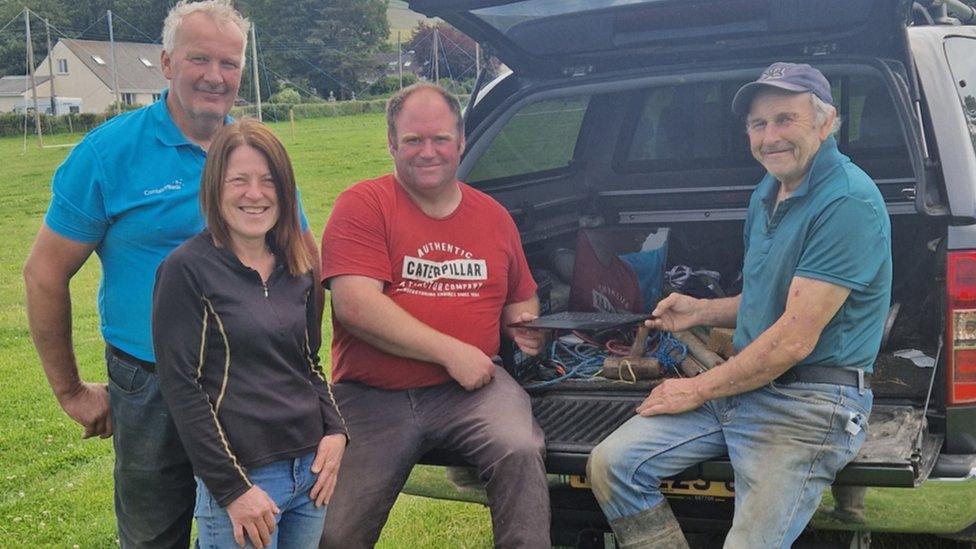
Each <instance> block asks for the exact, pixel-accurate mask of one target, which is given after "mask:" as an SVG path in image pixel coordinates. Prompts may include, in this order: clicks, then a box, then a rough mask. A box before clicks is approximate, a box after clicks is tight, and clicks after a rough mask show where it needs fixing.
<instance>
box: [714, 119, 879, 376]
mask: <svg viewBox="0 0 976 549" xmlns="http://www.w3.org/2000/svg"><path fill="white" fill-rule="evenodd" d="M779 185H780V184H779V181H777V180H776V178H775V177H773V176H772V175H770V174H768V173H767V174H766V176H765V177H764V178H763V179H762V181H760V182H759V185H758V186H757V187H756V190H755V192H753V194H752V198H751V199H750V201H749V213H748V215H747V217H746V224H745V231H744V235H743V237H744V240H745V259H744V262H743V268H742V276H743V288H742V299H741V302H740V304H739V311H738V315H737V317H736V328H735V335H734V338H733V344H734V346H735V349H736V351H741V350H742V349H743V348H745V347H746V346H748V345H749V344H750V343H752V342H753V341H754V340H755V339H756V338H757V337H759V335H760V334H762V333H763V332H764V331H765V330H766V329H768V328H769V327H770V326H771V325H772V324H773V323H774V322H776V320H778V319H779V318H780V316H782V314H783V311H784V310H785V307H786V299H787V296H788V295H789V287H790V283H791V281H792V280H793V278H794V277H797V276H801V277H804V278H811V279H816V280H822V281H824V282H829V283H831V284H836V285H838V286H843V287H845V288H849V289H850V290H851V293H850V296H849V297H848V298H847V300H846V301H845V302H844V304H843V305H842V306H841V308H840V310H838V311H837V314H835V315H834V317H833V318H832V319H831V320H830V322H829V323H828V324H827V326H826V327H825V328H824V330H823V332H822V333H821V335H820V339H819V340H818V341H817V345H816V347H815V348H814V350H813V352H812V353H810V355H809V356H808V357H806V358H805V359H804V360H802V361H801V362H800V363H799V365H817V366H836V367H848V368H853V367H856V368H863V369H865V370H866V371H868V372H870V371H872V368H873V365H874V359H875V356H876V355H877V353H878V349H879V347H880V346H881V336H882V332H883V329H884V320H885V317H886V315H887V313H888V307H889V304H890V302H891V222H890V220H889V218H888V212H887V209H886V208H885V204H884V199H883V198H882V197H881V193H880V192H879V191H878V187H877V186H876V185H875V184H874V182H873V181H872V180H871V178H870V177H868V175H867V174H866V173H864V172H863V171H862V170H861V169H860V168H858V167H857V166H855V165H854V164H853V163H852V162H851V160H850V159H849V158H848V157H846V156H844V155H843V154H841V153H840V151H838V150H837V142H836V141H835V140H834V138H833V137H830V138H828V139H827V140H826V141H825V142H824V143H823V144H822V145H821V146H820V150H819V151H818V152H817V154H816V155H815V157H814V160H813V162H812V163H811V166H810V171H809V172H808V173H807V175H806V177H805V178H804V180H803V182H802V183H801V184H800V186H799V187H798V188H797V190H796V191H795V192H794V193H793V195H792V196H790V197H789V198H787V199H786V200H784V201H783V202H781V203H780V204H779V205H778V206H777V205H776V195H777V193H778V191H779Z"/></svg>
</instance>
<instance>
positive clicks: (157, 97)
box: [152, 93, 162, 103]
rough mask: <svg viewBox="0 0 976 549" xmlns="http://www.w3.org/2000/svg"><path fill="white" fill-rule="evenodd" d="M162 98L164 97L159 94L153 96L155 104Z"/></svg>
mask: <svg viewBox="0 0 976 549" xmlns="http://www.w3.org/2000/svg"><path fill="white" fill-rule="evenodd" d="M160 97H162V94H158V93H154V94H152V98H153V103H155V102H156V101H159V98H160Z"/></svg>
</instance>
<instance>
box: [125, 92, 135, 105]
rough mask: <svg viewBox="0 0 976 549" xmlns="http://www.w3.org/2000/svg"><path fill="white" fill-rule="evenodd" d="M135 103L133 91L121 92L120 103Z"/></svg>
mask: <svg viewBox="0 0 976 549" xmlns="http://www.w3.org/2000/svg"><path fill="white" fill-rule="evenodd" d="M135 103H136V94H134V93H123V94H122V104H123V105H134V104H135Z"/></svg>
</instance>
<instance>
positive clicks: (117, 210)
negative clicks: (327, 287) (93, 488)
mask: <svg viewBox="0 0 976 549" xmlns="http://www.w3.org/2000/svg"><path fill="white" fill-rule="evenodd" d="M248 29H249V23H248V21H247V20H246V19H244V18H243V17H242V16H241V15H240V14H239V13H238V12H237V11H235V10H234V8H233V6H232V5H231V3H230V0H207V1H203V2H196V3H188V2H186V1H182V2H180V3H178V4H177V5H176V6H174V7H173V9H172V10H171V11H170V12H169V15H168V16H167V18H166V21H165V23H164V27H163V53H162V55H161V59H160V67H161V69H162V72H163V76H165V77H166V78H167V79H168V80H169V89H168V90H166V91H164V92H163V94H162V99H161V100H160V101H158V102H157V103H155V104H153V105H151V106H148V107H145V108H142V109H139V110H136V111H134V112H131V113H128V114H124V115H122V116H119V117H116V118H114V119H112V120H111V121H109V122H107V123H105V124H103V125H102V126H100V127H99V128H97V129H96V130H94V131H92V132H91V133H89V134H88V135H87V136H86V137H85V138H84V139H83V140H82V141H81V143H79V144H78V145H77V146H75V148H74V150H72V151H71V154H70V155H69V156H68V158H67V159H66V160H65V161H64V163H63V164H62V165H61V166H60V167H59V168H58V170H57V172H56V173H55V174H54V180H53V182H52V191H51V203H50V206H49V208H48V211H47V215H46V216H45V218H44V225H43V226H42V227H41V229H40V231H39V232H38V235H37V239H36V240H35V242H34V247H33V249H32V250H31V254H30V257H29V258H28V260H27V264H26V265H25V267H24V279H25V283H26V288H27V313H28V317H29V321H30V329H31V335H32V336H33V338H34V345H35V347H36V348H37V352H38V355H39V356H40V359H41V364H42V366H43V367H44V372H45V374H46V375H47V378H48V381H49V383H50V384H51V388H52V389H53V391H54V394H55V396H56V397H57V399H58V402H59V404H60V405H61V407H62V408H63V409H64V411H65V413H67V414H68V416H69V417H71V419H73V420H74V421H76V422H77V423H79V424H80V425H81V426H82V427H83V428H84V436H85V437H90V436H101V437H108V436H112V435H113V433H114V447H115V475H114V476H115V511H116V519H117V521H118V532H119V541H120V543H121V545H122V547H140V548H141V547H187V546H188V545H189V542H190V524H191V520H192V516H193V504H194V499H195V482H194V480H193V474H192V470H191V467H190V462H189V460H188V458H187V457H186V453H185V452H184V451H183V447H182V445H181V444H180V440H179V437H178V435H177V433H176V430H175V428H174V426H173V422H172V420H171V419H170V416H169V410H168V409H167V408H166V406H165V404H164V403H163V401H162V398H161V396H160V394H159V390H158V386H157V380H156V375H155V372H154V369H155V368H154V358H155V357H154V355H153V346H152V337H151V334H150V318H151V315H150V308H151V303H152V289H153V282H154V280H155V274H156V268H157V267H158V266H159V264H160V262H162V260H163V258H164V257H166V255H167V254H169V252H171V251H172V250H173V249H174V248H176V247H177V246H179V245H180V244H181V243H182V242H183V241H184V240H186V239H187V238H189V237H191V236H193V235H195V234H197V233H198V232H200V230H202V229H203V224H204V222H203V217H202V215H201V213H200V206H199V200H198V189H199V183H200V175H201V173H202V171H203V165H204V162H205V160H206V155H207V153H206V151H207V147H208V146H209V145H210V141H211V139H212V138H213V136H214V134H215V133H216V131H217V130H218V129H219V128H220V127H221V126H222V125H223V124H225V123H227V122H228V121H229V120H230V119H229V118H228V117H227V114H228V113H229V112H230V109H231V107H232V106H233V104H234V100H235V99H236V98H237V91H238V89H239V88H240V82H241V71H242V68H243V64H244V51H245V45H246V40H245V37H246V36H247V32H248ZM303 220H304V218H303ZM305 238H306V240H307V242H308V243H309V246H310V249H313V250H314V249H316V248H317V245H316V242H315V238H314V237H313V236H312V235H311V233H310V232H308V231H306V235H305ZM92 252H95V253H96V254H97V255H98V257H99V260H100V261H101V266H102V283H101V286H100V288H99V291H98V312H99V316H100V318H101V330H102V336H103V337H104V339H105V343H106V347H107V351H106V360H107V363H108V377H109V383H108V385H107V387H106V385H105V384H99V383H87V382H85V381H83V380H82V379H81V376H80V375H79V372H78V366H77V362H76V360H75V355H74V349H73V345H72V342H71V297H70V294H69V281H70V279H71V277H72V276H73V275H74V274H75V273H76V272H77V271H78V269H80V268H81V266H82V264H84V263H85V261H87V260H88V258H89V257H90V256H91V253H92Z"/></svg>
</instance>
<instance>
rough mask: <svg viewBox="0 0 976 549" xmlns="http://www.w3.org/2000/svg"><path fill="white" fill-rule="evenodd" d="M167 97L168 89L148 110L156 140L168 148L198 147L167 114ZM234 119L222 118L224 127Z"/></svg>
mask: <svg viewBox="0 0 976 549" xmlns="http://www.w3.org/2000/svg"><path fill="white" fill-rule="evenodd" d="M168 96H169V89H168V88H167V89H165V90H163V93H162V95H160V97H159V101H156V102H155V103H153V104H152V105H151V106H150V107H149V108H150V109H151V110H152V116H153V118H154V119H155V120H156V122H157V124H156V139H158V140H159V141H160V143H162V144H163V145H166V146H168V147H180V146H183V145H189V146H193V147H198V148H199V147H200V146H199V145H197V144H196V143H194V142H193V141H191V140H190V138H188V137H187V136H185V135H183V131H182V130H180V127H179V126H177V125H176V122H175V121H174V120H173V116H172V115H170V113H169V108H167V106H166V98H167V97H168ZM233 123H234V118H233V117H232V116H230V115H229V114H228V115H227V116H225V117H224V125H227V124H233Z"/></svg>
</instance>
